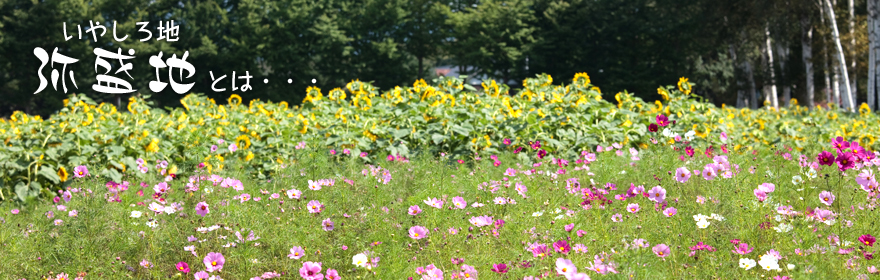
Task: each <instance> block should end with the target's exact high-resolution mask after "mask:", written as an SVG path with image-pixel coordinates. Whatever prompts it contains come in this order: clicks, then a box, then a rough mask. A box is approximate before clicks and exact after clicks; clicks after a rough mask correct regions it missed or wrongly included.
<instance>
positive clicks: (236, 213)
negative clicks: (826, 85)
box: [0, 75, 880, 280]
mask: <svg viewBox="0 0 882 280" xmlns="http://www.w3.org/2000/svg"><path fill="white" fill-rule="evenodd" d="M525 84H527V85H529V86H528V87H527V90H525V91H522V92H520V93H519V94H517V95H514V96H510V95H508V94H505V93H506V92H507V89H505V88H504V87H500V86H498V85H495V84H494V83H492V82H486V83H485V85H484V92H480V91H471V90H469V89H467V88H465V86H464V85H462V83H461V81H458V80H456V79H451V80H439V81H435V83H434V84H433V85H428V84H426V83H425V82H422V81H418V82H417V83H415V85H414V87H408V88H396V89H391V90H389V91H387V92H385V93H384V94H382V95H379V94H375V95H372V94H371V92H372V91H376V90H375V89H372V88H371V86H370V85H369V84H365V83H360V82H356V81H353V83H350V85H347V89H346V90H343V89H335V90H332V91H331V92H329V93H328V97H325V96H323V95H322V94H321V91H320V90H319V89H316V88H310V89H308V92H309V93H310V94H309V95H308V97H307V100H305V102H304V105H303V106H300V107H296V108H288V105H287V104H275V103H266V102H260V101H254V102H251V103H250V104H249V105H248V106H245V105H244V104H241V99H239V100H238V101H239V102H238V103H237V102H236V98H238V96H231V98H230V102H229V104H228V105H215V104H214V102H213V100H208V99H206V98H202V97H200V96H199V95H190V96H187V97H185V98H184V99H182V103H183V104H184V106H185V108H184V109H170V110H160V109H158V108H150V107H149V102H148V101H145V100H144V99H140V100H137V99H136V100H133V102H131V103H130V105H129V106H128V108H127V109H128V111H129V112H117V111H116V110H115V107H113V106H112V105H108V104H89V100H87V99H81V98H80V97H78V96H76V95H73V96H72V97H71V99H70V100H69V102H68V106H67V107H66V108H65V109H64V110H62V112H60V113H59V114H56V115H53V116H52V117H51V118H49V119H47V120H42V119H40V118H38V117H33V116H27V115H24V114H21V113H18V114H14V115H13V117H12V118H10V120H4V121H3V122H0V127H2V130H0V137H3V138H5V139H6V140H5V142H4V144H5V145H4V146H3V147H2V150H0V159H3V160H4V161H3V162H4V163H3V164H4V167H5V169H4V171H3V172H5V173H4V174H3V181H2V182H3V185H2V186H0V196H3V197H2V199H3V200H2V203H0V245H2V246H0V255H2V256H3V257H4V261H3V262H2V263H0V275H3V277H7V278H9V279H22V278H24V279H130V278H131V279H274V278H278V279H312V280H318V279H342V278H346V279H410V278H413V279H478V277H479V276H478V275H480V278H481V279H538V278H551V279H589V278H594V279H767V278H770V279H854V278H857V279H870V278H877V277H879V276H878V273H879V272H878V268H879V267H880V264H879V261H878V254H879V252H878V246H876V245H877V244H875V242H876V238H878V233H879V231H880V228H879V224H878V223H877V221H879V210H878V189H879V188H878V178H877V175H876V172H879V166H880V165H879V153H878V151H876V150H877V146H878V143H879V142H878V141H877V139H876V138H875V137H878V134H877V132H876V129H878V124H879V118H878V116H877V115H875V114H872V112H869V110H862V111H861V113H859V114H848V113H844V112H842V111H839V110H838V109H836V108H833V109H830V110H828V109H822V108H811V109H810V108H805V107H800V106H799V105H798V104H792V105H791V106H788V107H786V108H782V109H779V110H774V109H770V108H765V109H762V110H757V111H750V110H735V109H731V108H715V107H714V106H713V105H710V104H705V103H702V102H701V100H700V98H699V97H694V96H690V91H691V85H690V84H689V83H688V82H687V81H685V79H684V80H681V81H680V83H679V85H678V86H676V87H673V86H669V87H661V88H659V94H660V95H662V96H663V97H664V98H663V100H664V101H660V102H656V103H655V104H648V103H644V102H643V101H642V100H639V99H637V98H633V97H630V96H629V95H628V94H627V93H626V92H622V93H618V94H616V101H617V102H616V103H617V104H615V103H610V102H606V101H604V100H603V99H602V98H601V93H600V89H597V88H596V87H593V86H591V85H590V80H588V77H587V76H580V75H576V77H574V79H573V82H572V83H571V84H569V85H566V86H554V85H553V84H552V81H551V77H545V76H540V77H537V78H536V79H527V80H526V81H525ZM450 91H455V92H453V93H450ZM460 91H463V92H460ZM347 92H349V93H350V94H349V98H348V99H347V97H346V93H347ZM430 92H431V93H430ZM439 92H440V93H439ZM455 96H460V97H457V98H454V97H455ZM328 99H330V100H328ZM151 109H152V110H151ZM543 111H544V112H543ZM414 116H418V118H414ZM419 120H422V121H419ZM372 122H373V123H372ZM408 124H409V125H408Z"/></svg>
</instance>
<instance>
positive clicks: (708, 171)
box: [701, 164, 717, 181]
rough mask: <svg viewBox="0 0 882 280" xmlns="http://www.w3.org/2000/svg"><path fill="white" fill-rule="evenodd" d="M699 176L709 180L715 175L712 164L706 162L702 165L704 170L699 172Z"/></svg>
mask: <svg viewBox="0 0 882 280" xmlns="http://www.w3.org/2000/svg"><path fill="white" fill-rule="evenodd" d="M701 176H703V177H704V179H705V180H707V181H710V180H713V179H714V178H716V177H717V173H716V172H714V168H713V166H712V164H708V165H705V166H704V171H702V172H701Z"/></svg>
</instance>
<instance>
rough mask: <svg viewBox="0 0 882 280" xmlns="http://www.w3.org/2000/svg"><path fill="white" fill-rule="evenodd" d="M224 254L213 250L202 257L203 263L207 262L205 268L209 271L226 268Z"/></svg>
mask: <svg viewBox="0 0 882 280" xmlns="http://www.w3.org/2000/svg"><path fill="white" fill-rule="evenodd" d="M225 261H226V260H225V259H224V255H222V254H221V253H215V252H211V253H208V255H205V258H204V259H202V263H204V264H205V268H206V269H205V270H208V272H214V271H219V270H221V269H223V268H224V262H225Z"/></svg>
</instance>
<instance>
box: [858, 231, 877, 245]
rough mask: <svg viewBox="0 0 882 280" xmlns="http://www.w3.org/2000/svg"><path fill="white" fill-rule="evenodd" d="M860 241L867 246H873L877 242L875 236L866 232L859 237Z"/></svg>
mask: <svg viewBox="0 0 882 280" xmlns="http://www.w3.org/2000/svg"><path fill="white" fill-rule="evenodd" d="M858 241H860V242H861V243H863V244H864V245H867V246H870V247H873V244H874V243H876V238H875V237H873V236H872V235H869V234H864V235H861V237H859V238H858Z"/></svg>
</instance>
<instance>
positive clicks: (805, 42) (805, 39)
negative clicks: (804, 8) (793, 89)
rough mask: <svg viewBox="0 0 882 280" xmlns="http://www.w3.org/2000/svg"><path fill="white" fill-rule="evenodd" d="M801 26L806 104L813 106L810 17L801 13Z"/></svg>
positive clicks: (813, 88)
mask: <svg viewBox="0 0 882 280" xmlns="http://www.w3.org/2000/svg"><path fill="white" fill-rule="evenodd" d="M799 23H800V26H801V27H802V63H803V64H804V65H805V100H806V106H808V107H809V108H813V107H815V74H814V73H815V72H814V67H813V66H814V65H812V18H811V17H810V16H809V15H808V14H803V15H802V16H801V17H800V19H799Z"/></svg>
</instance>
